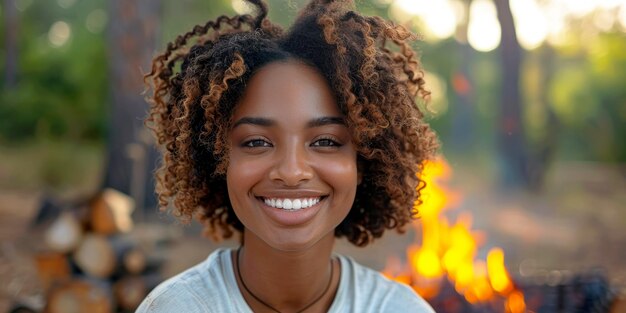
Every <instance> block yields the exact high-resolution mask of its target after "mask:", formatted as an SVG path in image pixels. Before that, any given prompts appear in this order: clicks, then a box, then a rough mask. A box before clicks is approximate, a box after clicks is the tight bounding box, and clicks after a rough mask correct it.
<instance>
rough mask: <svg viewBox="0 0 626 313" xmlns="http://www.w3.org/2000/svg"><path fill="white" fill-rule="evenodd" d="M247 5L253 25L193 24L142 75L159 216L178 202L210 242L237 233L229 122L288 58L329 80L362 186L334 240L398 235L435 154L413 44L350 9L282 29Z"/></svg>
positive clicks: (311, 7)
mask: <svg viewBox="0 0 626 313" xmlns="http://www.w3.org/2000/svg"><path fill="white" fill-rule="evenodd" d="M247 1H248V2H249V3H250V4H252V5H254V7H255V8H256V10H257V11H258V13H257V15H256V16H251V15H237V16H234V17H227V16H220V17H218V18H217V19H216V20H214V21H209V22H207V23H206V24H205V25H198V26H195V27H194V28H193V29H192V30H191V31H189V32H187V33H185V34H182V35H180V36H178V37H177V38H176V40H174V41H173V42H170V43H169V44H168V45H167V49H166V50H165V51H164V52H163V53H162V54H160V55H158V56H156V57H155V58H154V60H153V61H152V69H151V71H150V73H148V74H146V76H145V80H146V83H147V84H148V86H149V87H151V88H152V95H151V96H150V97H149V99H148V100H149V102H150V103H151V107H150V112H149V115H148V117H147V118H146V125H147V127H148V128H150V129H151V130H152V131H153V132H154V134H155V136H156V139H157V143H158V145H159V146H160V147H161V148H162V149H161V150H162V157H163V158H162V162H161V163H162V164H161V166H160V168H159V169H158V170H157V171H156V181H157V184H156V192H157V194H158V199H159V206H160V208H161V210H167V208H168V207H169V205H170V204H173V209H172V211H173V213H174V215H175V216H177V217H179V218H181V220H182V221H183V222H189V221H190V220H191V219H193V218H194V217H195V218H197V219H198V220H199V221H200V222H201V223H202V224H203V225H204V226H205V233H206V234H207V235H210V236H212V237H213V238H214V239H216V240H218V239H222V238H229V237H231V236H232V235H233V233H234V232H235V231H240V232H241V231H243V225H242V224H241V222H240V221H239V220H238V218H237V216H236V215H235V214H234V211H233V209H232V206H231V204H230V201H229V198H228V193H227V187H226V175H225V174H226V173H225V172H226V168H227V166H228V152H229V151H228V149H229V147H228V141H227V136H228V133H229V131H230V127H231V122H232V121H231V115H232V113H233V110H234V108H235V106H236V105H237V103H238V101H239V99H240V97H241V96H242V94H243V92H244V89H245V87H246V83H247V82H248V81H249V80H250V78H251V77H252V76H253V75H254V74H255V72H257V71H258V70H259V69H260V68H262V67H263V66H264V65H267V64H269V63H272V62H277V61H284V60H290V59H292V60H298V61H301V62H304V63H305V64H308V65H310V66H313V67H315V68H316V69H318V70H319V72H320V73H321V74H322V75H323V76H324V77H325V79H326V80H327V81H328V83H329V86H331V89H332V91H333V92H334V95H335V97H336V100H337V103H338V105H339V109H340V111H341V112H342V113H343V115H344V116H345V120H346V124H347V127H348V129H349V132H350V134H351V136H352V140H353V142H354V144H355V147H356V150H357V154H358V156H357V163H358V165H359V170H360V172H361V174H362V180H361V182H360V184H359V185H358V186H357V192H356V198H355V201H354V203H353V207H352V208H351V210H350V212H349V213H348V216H347V217H346V218H345V220H344V221H343V222H342V223H341V224H340V225H339V226H338V227H337V228H336V229H335V236H337V237H342V236H345V237H346V238H347V239H348V240H349V241H350V242H352V243H353V244H355V245H357V246H365V245H367V244H368V243H370V242H371V241H372V240H373V239H375V238H379V237H380V236H382V234H383V232H384V231H385V229H394V228H395V229H397V230H398V231H400V232H402V231H403V230H404V226H405V225H406V224H407V223H409V222H410V221H411V220H412V219H413V218H414V217H416V215H417V213H418V212H417V207H418V205H419V204H420V203H421V200H420V190H421V189H422V188H423V187H424V182H423V181H422V180H421V179H420V178H419V173H420V172H421V170H422V166H423V163H424V161H425V160H427V159H430V158H431V157H432V156H433V155H434V154H435V151H436V150H437V148H438V141H437V138H436V136H435V134H434V132H433V131H432V130H431V129H430V127H429V126H428V125H427V124H426V123H425V122H424V121H423V117H424V115H423V113H422V112H421V111H420V109H419V107H418V106H417V104H416V101H420V99H426V100H427V98H428V97H429V92H428V91H427V90H426V89H425V87H424V84H425V82H424V78H423V77H424V75H423V71H422V68H421V65H420V63H419V61H418V59H417V54H416V53H415V51H413V49H412V48H411V47H410V45H409V42H410V41H412V40H415V39H417V37H416V36H415V35H414V34H412V33H411V32H409V31H408V30H407V29H406V28H404V27H402V26H399V25H395V24H394V23H392V22H389V21H386V20H384V19H382V18H380V17H368V16H363V15H361V14H359V13H357V12H355V11H354V4H353V3H352V1H350V0H343V1H339V0H337V1H332V0H312V1H311V2H310V3H309V4H308V5H307V6H306V7H305V8H304V9H302V11H301V12H300V13H299V14H298V16H297V18H296V20H295V22H294V24H293V25H292V26H291V28H290V29H288V30H287V31H283V29H282V28H281V27H279V26H277V25H275V24H273V23H272V22H271V21H270V20H269V19H267V12H268V7H267V4H265V3H264V2H263V1H262V0H247ZM193 38H195V39H196V40H195V43H194V44H192V45H191V44H188V42H189V41H190V40H192V39H193ZM188 46H191V47H188ZM181 61H182V65H181V66H180V69H179V70H177V66H178V64H179V63H181Z"/></svg>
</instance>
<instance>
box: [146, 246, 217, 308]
mask: <svg viewBox="0 0 626 313" xmlns="http://www.w3.org/2000/svg"><path fill="white" fill-rule="evenodd" d="M222 253H228V250H226V249H218V250H216V251H214V252H213V253H211V255H209V257H208V258H207V259H206V260H204V261H202V262H201V263H199V264H197V265H196V266H194V267H192V268H189V269H187V270H185V271H184V272H182V273H180V274H178V275H176V276H174V277H172V278H170V279H168V280H166V281H164V282H163V283H161V284H160V285H158V286H157V287H156V288H154V290H152V291H151V292H150V294H148V296H147V297H146V298H145V299H144V300H143V302H142V303H141V305H140V306H139V308H138V309H137V311H136V312H137V313H148V312H150V313H156V312H190V313H195V312H211V311H212V310H211V308H214V302H213V300H215V299H218V298H220V297H222V296H223V295H224V294H227V293H228V291H227V290H226V289H227V287H226V286H227V284H226V283H225V280H226V279H225V278H224V275H223V273H224V270H223V266H224V264H222V263H223V262H222V261H221V259H223V258H222Z"/></svg>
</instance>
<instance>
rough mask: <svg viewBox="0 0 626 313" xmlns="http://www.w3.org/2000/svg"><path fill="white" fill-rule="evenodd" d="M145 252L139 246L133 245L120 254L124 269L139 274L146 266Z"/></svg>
mask: <svg viewBox="0 0 626 313" xmlns="http://www.w3.org/2000/svg"><path fill="white" fill-rule="evenodd" d="M146 263H147V260H146V254H145V253H144V252H143V251H142V250H141V249H140V248H139V247H134V248H132V249H130V250H128V251H127V252H126V253H124V255H123V256H122V264H123V266H124V269H126V271H127V272H128V273H131V274H139V273H141V272H143V270H144V269H145V268H146Z"/></svg>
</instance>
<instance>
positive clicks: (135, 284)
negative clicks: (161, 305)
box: [113, 276, 148, 311]
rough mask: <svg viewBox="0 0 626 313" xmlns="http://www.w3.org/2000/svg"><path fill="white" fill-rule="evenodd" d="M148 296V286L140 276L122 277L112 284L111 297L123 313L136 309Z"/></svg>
mask: <svg viewBox="0 0 626 313" xmlns="http://www.w3.org/2000/svg"><path fill="white" fill-rule="evenodd" d="M147 294H148V286H147V285H146V282H145V281H144V279H143V278H142V277H140V276H128V277H124V278H122V279H120V280H118V281H117V282H115V284H113V295H114V296H115V300H116V301H117V305H118V306H119V308H120V309H122V310H124V311H134V310H135V309H137V307H138V306H139V304H141V301H142V300H143V298H145V297H146V295H147Z"/></svg>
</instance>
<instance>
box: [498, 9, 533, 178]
mask: <svg viewBox="0 0 626 313" xmlns="http://www.w3.org/2000/svg"><path fill="white" fill-rule="evenodd" d="M494 3H495V5H496V10H497V13H498V20H499V21H500V26H501V28H502V42H501V46H500V57H501V59H500V62H501V69H502V86H501V94H500V105H501V107H500V109H501V110H500V119H499V122H500V125H499V127H498V130H497V132H498V135H497V140H498V142H497V147H498V150H499V151H500V157H501V158H502V163H503V164H502V165H503V166H502V174H503V177H502V179H503V184H504V186H506V187H517V186H523V187H527V186H528V185H529V182H530V179H529V175H528V169H527V166H528V155H527V150H526V141H525V136H524V127H523V123H522V116H521V111H522V110H521V102H522V100H521V93H520V68H521V60H522V48H521V46H520V44H519V42H518V41H517V35H516V33H515V24H514V22H513V14H512V12H511V7H510V5H509V0H495V1H494Z"/></svg>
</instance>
